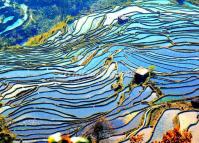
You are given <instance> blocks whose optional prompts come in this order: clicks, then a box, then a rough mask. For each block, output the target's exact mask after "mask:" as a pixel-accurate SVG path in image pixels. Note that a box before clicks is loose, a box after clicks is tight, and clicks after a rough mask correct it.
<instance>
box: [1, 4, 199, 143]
mask: <svg viewBox="0 0 199 143" xmlns="http://www.w3.org/2000/svg"><path fill="white" fill-rule="evenodd" d="M5 3H6V2H2V3H1V2H0V14H1V13H2V12H4V13H5V14H4V19H3V20H2V22H1V23H0V26H1V27H0V34H2V33H4V32H7V31H9V30H12V29H15V28H17V27H18V26H20V25H23V24H26V22H27V19H28V17H29V18H30V15H29V13H28V12H27V6H26V5H23V4H21V5H18V6H16V7H15V8H18V9H20V10H21V13H20V12H19V13H18V14H16V13H15V14H16V15H14V16H12V14H11V15H10V14H6V11H5V9H4V8H3V7H6V5H5ZM1 5H2V6H1ZM3 10H4V11H3ZM121 16H125V17H126V18H128V21H126V22H125V23H123V24H121V23H119V22H118V17H121ZM5 17H6V18H5ZM8 22H9V24H8ZM6 24H7V25H6ZM8 25H9V26H8ZM139 67H143V68H146V69H148V68H149V69H150V67H153V74H154V75H153V76H150V78H148V81H147V82H145V84H135V83H133V81H134V80H133V79H134V76H135V71H136V69H138V68H139ZM198 96H199V6H198V5H195V4H192V3H189V2H185V3H184V4H183V5H179V4H178V3H176V1H172V0H135V1H133V2H129V3H125V4H121V5H115V6H112V7H107V8H105V9H99V10H96V11H94V12H92V13H86V14H82V15H80V16H77V17H75V18H74V20H73V21H72V22H70V23H68V24H67V27H66V28H65V29H64V31H63V30H62V31H59V30H58V31H57V32H56V33H54V34H52V36H50V37H49V38H48V39H47V40H46V41H45V42H44V43H42V44H39V45H36V46H31V45H25V44H22V45H20V46H19V47H18V48H4V47H2V48H0V102H1V103H2V107H1V108H0V114H1V115H3V116H5V118H6V119H9V120H10V121H9V122H8V123H7V124H8V128H9V130H10V131H11V132H13V133H14V134H16V139H15V141H14V142H16V143H20V142H23V143H33V142H35V143H45V142H47V138H48V136H50V135H52V134H54V133H57V132H61V133H63V134H69V135H71V136H81V135H82V134H85V132H86V131H88V130H89V128H90V127H92V125H93V124H94V123H95V122H96V121H97V120H98V119H99V118H101V117H104V118H106V119H107V120H108V121H109V122H110V124H111V126H112V131H111V132H106V133H105V134H104V135H103V138H102V139H101V140H100V142H101V143H103V142H104V143H108V142H110V143H119V142H121V143H130V140H129V139H130V137H131V136H132V135H140V134H142V135H143V141H142V142H143V143H151V142H152V141H156V140H160V139H161V138H162V136H163V134H165V133H166V131H168V130H171V129H173V128H174V127H175V126H176V124H178V125H179V126H180V129H181V130H187V131H190V132H191V133H192V141H191V142H192V143H199V138H198V137H199V132H198V131H199V130H198V129H199V122H198V121H199V118H198V117H199V110H198V108H194V107H193V106H192V104H191V100H192V99H195V98H198ZM175 119H176V120H177V121H174V120H175Z"/></svg>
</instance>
